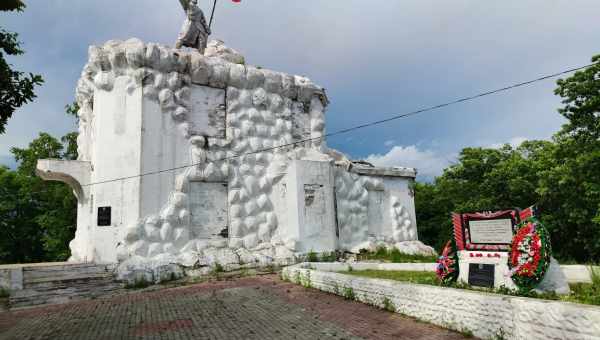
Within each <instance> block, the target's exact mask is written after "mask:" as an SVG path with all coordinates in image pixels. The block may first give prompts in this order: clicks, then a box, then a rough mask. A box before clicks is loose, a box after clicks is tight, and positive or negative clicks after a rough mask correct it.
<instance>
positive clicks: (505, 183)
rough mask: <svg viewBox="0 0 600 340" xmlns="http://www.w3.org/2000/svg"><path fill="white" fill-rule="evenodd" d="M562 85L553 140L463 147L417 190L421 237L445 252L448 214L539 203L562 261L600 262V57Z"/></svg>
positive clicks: (449, 221)
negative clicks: (559, 119) (455, 159)
mask: <svg viewBox="0 0 600 340" xmlns="http://www.w3.org/2000/svg"><path fill="white" fill-rule="evenodd" d="M592 61H593V62H594V63H595V64H594V65H592V66H591V67H588V68H587V69H585V70H583V71H579V72H576V73H575V74H574V75H573V76H571V77H569V78H567V79H564V80H563V79H561V80H558V82H557V85H558V86H557V89H556V91H555V94H557V95H559V96H561V97H562V98H563V102H562V103H563V104H564V107H562V108H560V109H559V113H560V114H562V115H563V116H564V117H565V118H567V120H568V122H567V123H566V124H565V125H564V126H563V128H562V130H561V131H559V132H558V133H557V134H556V135H555V136H554V138H553V140H552V141H527V142H524V143H523V144H521V145H520V146H519V147H517V148H512V147H510V146H509V145H505V146H504V147H502V148H500V149H484V148H466V149H464V150H462V152H461V153H460V157H459V161H458V164H456V165H453V166H451V167H449V168H448V169H445V170H444V173H443V174H442V175H441V176H439V177H438V178H436V179H435V181H434V182H433V183H419V184H418V185H417V186H416V198H415V204H416V209H417V220H418V222H419V233H420V238H421V239H422V240H423V241H424V242H426V243H429V244H431V245H434V246H436V247H438V248H440V247H441V246H442V245H443V243H444V242H445V240H447V239H449V238H450V237H451V227H452V223H451V220H450V215H449V214H450V212H453V211H456V212H465V211H473V210H496V209H504V208H511V207H521V208H525V207H527V206H529V205H531V204H534V203H537V204H538V206H539V208H540V210H541V220H542V222H543V223H544V224H545V225H546V227H547V228H548V230H549V231H550V234H551V238H552V244H553V248H554V253H555V255H556V257H558V258H559V259H561V260H569V261H577V262H597V261H598V259H600V171H599V170H598V169H600V56H595V57H594V58H592Z"/></svg>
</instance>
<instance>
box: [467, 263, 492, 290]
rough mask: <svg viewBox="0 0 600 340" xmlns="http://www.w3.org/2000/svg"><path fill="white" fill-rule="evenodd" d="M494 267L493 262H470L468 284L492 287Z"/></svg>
mask: <svg viewBox="0 0 600 340" xmlns="http://www.w3.org/2000/svg"><path fill="white" fill-rule="evenodd" d="M495 268H496V266H495V265H493V264H482V263H470V264H469V284H470V285H471V286H477V287H488V288H492V287H494V272H495Z"/></svg>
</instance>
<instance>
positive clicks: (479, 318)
mask: <svg viewBox="0 0 600 340" xmlns="http://www.w3.org/2000/svg"><path fill="white" fill-rule="evenodd" d="M303 266H307V264H303V265H295V266H291V267H286V268H284V270H283V274H282V275H283V276H284V278H285V279H288V280H291V281H293V282H296V283H300V284H304V285H309V284H310V286H311V287H314V288H317V289H320V290H323V291H327V292H330V293H334V294H338V295H344V293H345V292H348V290H349V289H350V288H351V289H352V291H353V293H354V295H355V296H356V299H357V300H358V301H361V302H364V303H369V304H373V305H377V306H379V307H381V308H383V307H384V299H387V301H389V302H391V303H392V304H393V306H394V308H395V310H396V312H397V313H401V314H405V315H408V316H411V317H415V318H418V319H420V320H423V321H427V322H431V323H433V324H436V325H439V326H443V327H446V328H450V329H454V330H458V331H465V330H468V331H471V332H473V334H474V335H475V336H476V337H480V338H483V339H494V338H497V337H499V336H500V335H503V336H504V339H600V308H599V307H596V306H588V305H580V304H573V303H566V302H557V301H547V300H538V299H529V298H519V297H511V296H504V295H498V294H487V293H479V292H473V291H465V290H460V289H453V288H444V287H435V286H428V285H416V284H409V283H401V282H395V281H391V280H379V279H366V278H359V277H355V276H351V275H344V274H338V273H332V272H323V271H315V270H310V269H304V268H303Z"/></svg>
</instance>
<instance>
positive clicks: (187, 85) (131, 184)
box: [40, 39, 433, 276]
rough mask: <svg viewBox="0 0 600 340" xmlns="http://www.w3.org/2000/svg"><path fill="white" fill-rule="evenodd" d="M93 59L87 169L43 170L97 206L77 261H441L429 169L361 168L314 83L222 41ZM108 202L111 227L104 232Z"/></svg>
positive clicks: (84, 132)
mask: <svg viewBox="0 0 600 340" xmlns="http://www.w3.org/2000/svg"><path fill="white" fill-rule="evenodd" d="M89 52H90V58H89V61H88V63H87V65H86V66H85V67H84V70H83V73H82V77H81V79H80V81H79V83H78V87H77V102H78V104H79V106H80V107H81V109H80V112H79V118H80V126H79V137H78V151H79V162H80V163H67V164H66V165H65V166H62V167H59V166H58V165H57V164H55V163H52V164H50V163H49V162H46V163H44V162H41V163H40V170H41V171H43V170H48V169H50V170H52V168H54V169H55V170H56V171H55V173H53V174H52V176H53V178H50V175H49V174H48V173H46V174H45V176H46V177H47V178H50V179H57V180H62V181H65V182H67V183H69V184H70V185H71V186H72V187H73V188H74V190H75V191H76V192H80V193H78V197H80V196H81V197H83V199H79V210H78V227H77V233H76V238H75V240H73V242H72V243H71V251H72V258H71V260H72V261H79V262H85V261H95V262H98V263H105V262H116V261H119V262H121V264H122V268H126V270H125V269H124V271H125V272H131V270H132V268H133V269H135V268H136V267H137V268H141V269H142V270H146V269H148V268H150V269H151V268H154V267H156V266H159V267H162V266H164V265H169V264H185V265H186V266H193V267H194V266H196V267H198V266H200V267H202V266H204V265H211V264H214V263H216V262H227V263H229V262H230V261H231V260H232V259H236V261H238V263H241V262H253V261H255V262H269V261H275V259H283V260H286V261H287V260H289V259H293V258H294V256H298V255H300V254H302V253H306V252H308V251H310V250H313V251H318V252H322V251H333V250H336V249H343V250H352V251H358V250H360V249H362V248H363V247H366V248H372V247H375V246H377V245H384V246H388V247H392V246H396V247H398V248H400V249H401V250H404V251H407V252H412V253H433V249H431V248H429V247H427V246H425V245H423V244H422V243H420V242H419V241H418V240H417V229H416V221H415V212H414V202H413V197H412V193H411V191H410V183H412V182H413V180H414V177H415V176H416V171H415V170H414V169H379V168H362V167H361V168H358V167H357V166H355V165H354V164H353V163H352V162H350V161H349V160H348V159H347V158H346V157H345V156H343V155H342V154H341V153H339V152H336V151H334V150H330V149H328V148H327V146H326V143H325V141H324V140H322V139H320V137H322V136H323V135H324V133H325V111H326V107H327V105H328V99H327V96H326V94H325V91H324V89H323V88H321V87H319V86H318V85H316V84H314V83H312V82H311V81H310V80H309V79H307V78H304V77H300V76H293V75H288V74H283V73H278V72H274V71H269V70H263V69H260V68H256V67H253V66H250V65H240V63H239V62H240V58H241V59H243V57H242V56H241V55H239V54H238V53H237V52H235V51H233V50H231V49H229V48H227V47H225V46H224V45H223V44H222V42H217V43H211V44H209V48H208V50H207V55H201V54H199V53H197V52H194V51H192V52H189V51H182V50H174V49H172V48H169V47H165V46H161V45H157V44H152V43H150V44H145V43H143V42H141V41H139V40H137V39H130V40H127V41H125V42H123V41H109V42H107V43H106V44H104V45H103V46H92V47H90V51H89ZM308 138H310V139H313V140H311V141H303V140H305V139H308ZM290 143H296V144H295V145H294V146H293V147H292V146H290V147H285V148H276V147H278V146H281V145H287V144H290ZM238 156H240V157H238ZM81 164H89V178H87V177H85V176H84V175H85V174H83V175H79V173H80V172H81V171H82V170H81V169H80V165H81ZM353 168H354V169H353ZM165 169H173V170H168V171H164V170H165ZM84 172H85V171H84ZM140 174H144V176H141V177H139V176H138V175H140ZM90 183H91V184H93V185H91V186H87V184H90ZM222 184H225V185H226V188H225V187H220V188H221V189H222V190H216V188H217V187H218V186H219V185H222ZM223 188H224V189H223ZM225 190H226V191H225ZM224 196H225V197H224ZM224 198H226V199H224ZM369 202H371V208H372V211H371V217H369V213H368V206H369ZM336 206H337V214H336V213H335V211H336ZM103 207H110V208H111V220H110V222H111V223H110V225H109V226H98V218H97V217H98V209H99V208H103ZM373 214H375V215H373ZM225 228H227V229H228V230H227V231H228V233H229V237H228V238H223V237H221V236H218V235H217V234H218V233H220V232H221V231H223V229H225ZM369 230H371V234H372V235H371V236H369ZM338 234H339V237H338ZM239 252H241V253H240V254H241V255H240V254H238V253H239ZM151 270H153V269H151ZM161 275H162V274H161ZM159 276H160V275H159Z"/></svg>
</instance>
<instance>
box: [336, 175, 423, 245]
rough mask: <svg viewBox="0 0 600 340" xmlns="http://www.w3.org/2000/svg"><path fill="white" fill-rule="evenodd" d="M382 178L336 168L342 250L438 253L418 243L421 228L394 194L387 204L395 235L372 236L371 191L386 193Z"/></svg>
mask: <svg viewBox="0 0 600 340" xmlns="http://www.w3.org/2000/svg"><path fill="white" fill-rule="evenodd" d="M385 189H386V188H385V185H384V182H383V180H382V179H380V178H377V177H372V176H364V175H358V174H356V173H352V172H349V171H347V170H346V169H345V168H343V167H341V166H337V167H335V190H336V200H337V218H338V227H339V231H340V247H341V248H342V249H346V250H349V251H352V252H355V253H356V252H359V251H360V249H367V250H374V249H375V248H376V247H378V246H386V247H388V248H391V247H396V248H398V249H399V250H401V251H402V252H405V253H408V254H435V251H434V250H433V249H432V248H431V247H428V246H426V245H424V244H423V243H421V242H419V241H417V226H416V225H415V224H414V223H413V222H412V220H411V218H410V215H409V212H408V210H407V208H406V207H404V206H403V205H402V203H401V201H400V199H399V198H398V197H396V196H394V194H392V195H391V196H390V197H389V205H386V208H387V209H388V211H387V214H389V221H390V223H389V224H391V226H390V228H391V232H388V233H383V236H378V237H377V236H376V237H372V236H370V235H369V229H368V228H369V216H368V204H369V191H383V190H385Z"/></svg>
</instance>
